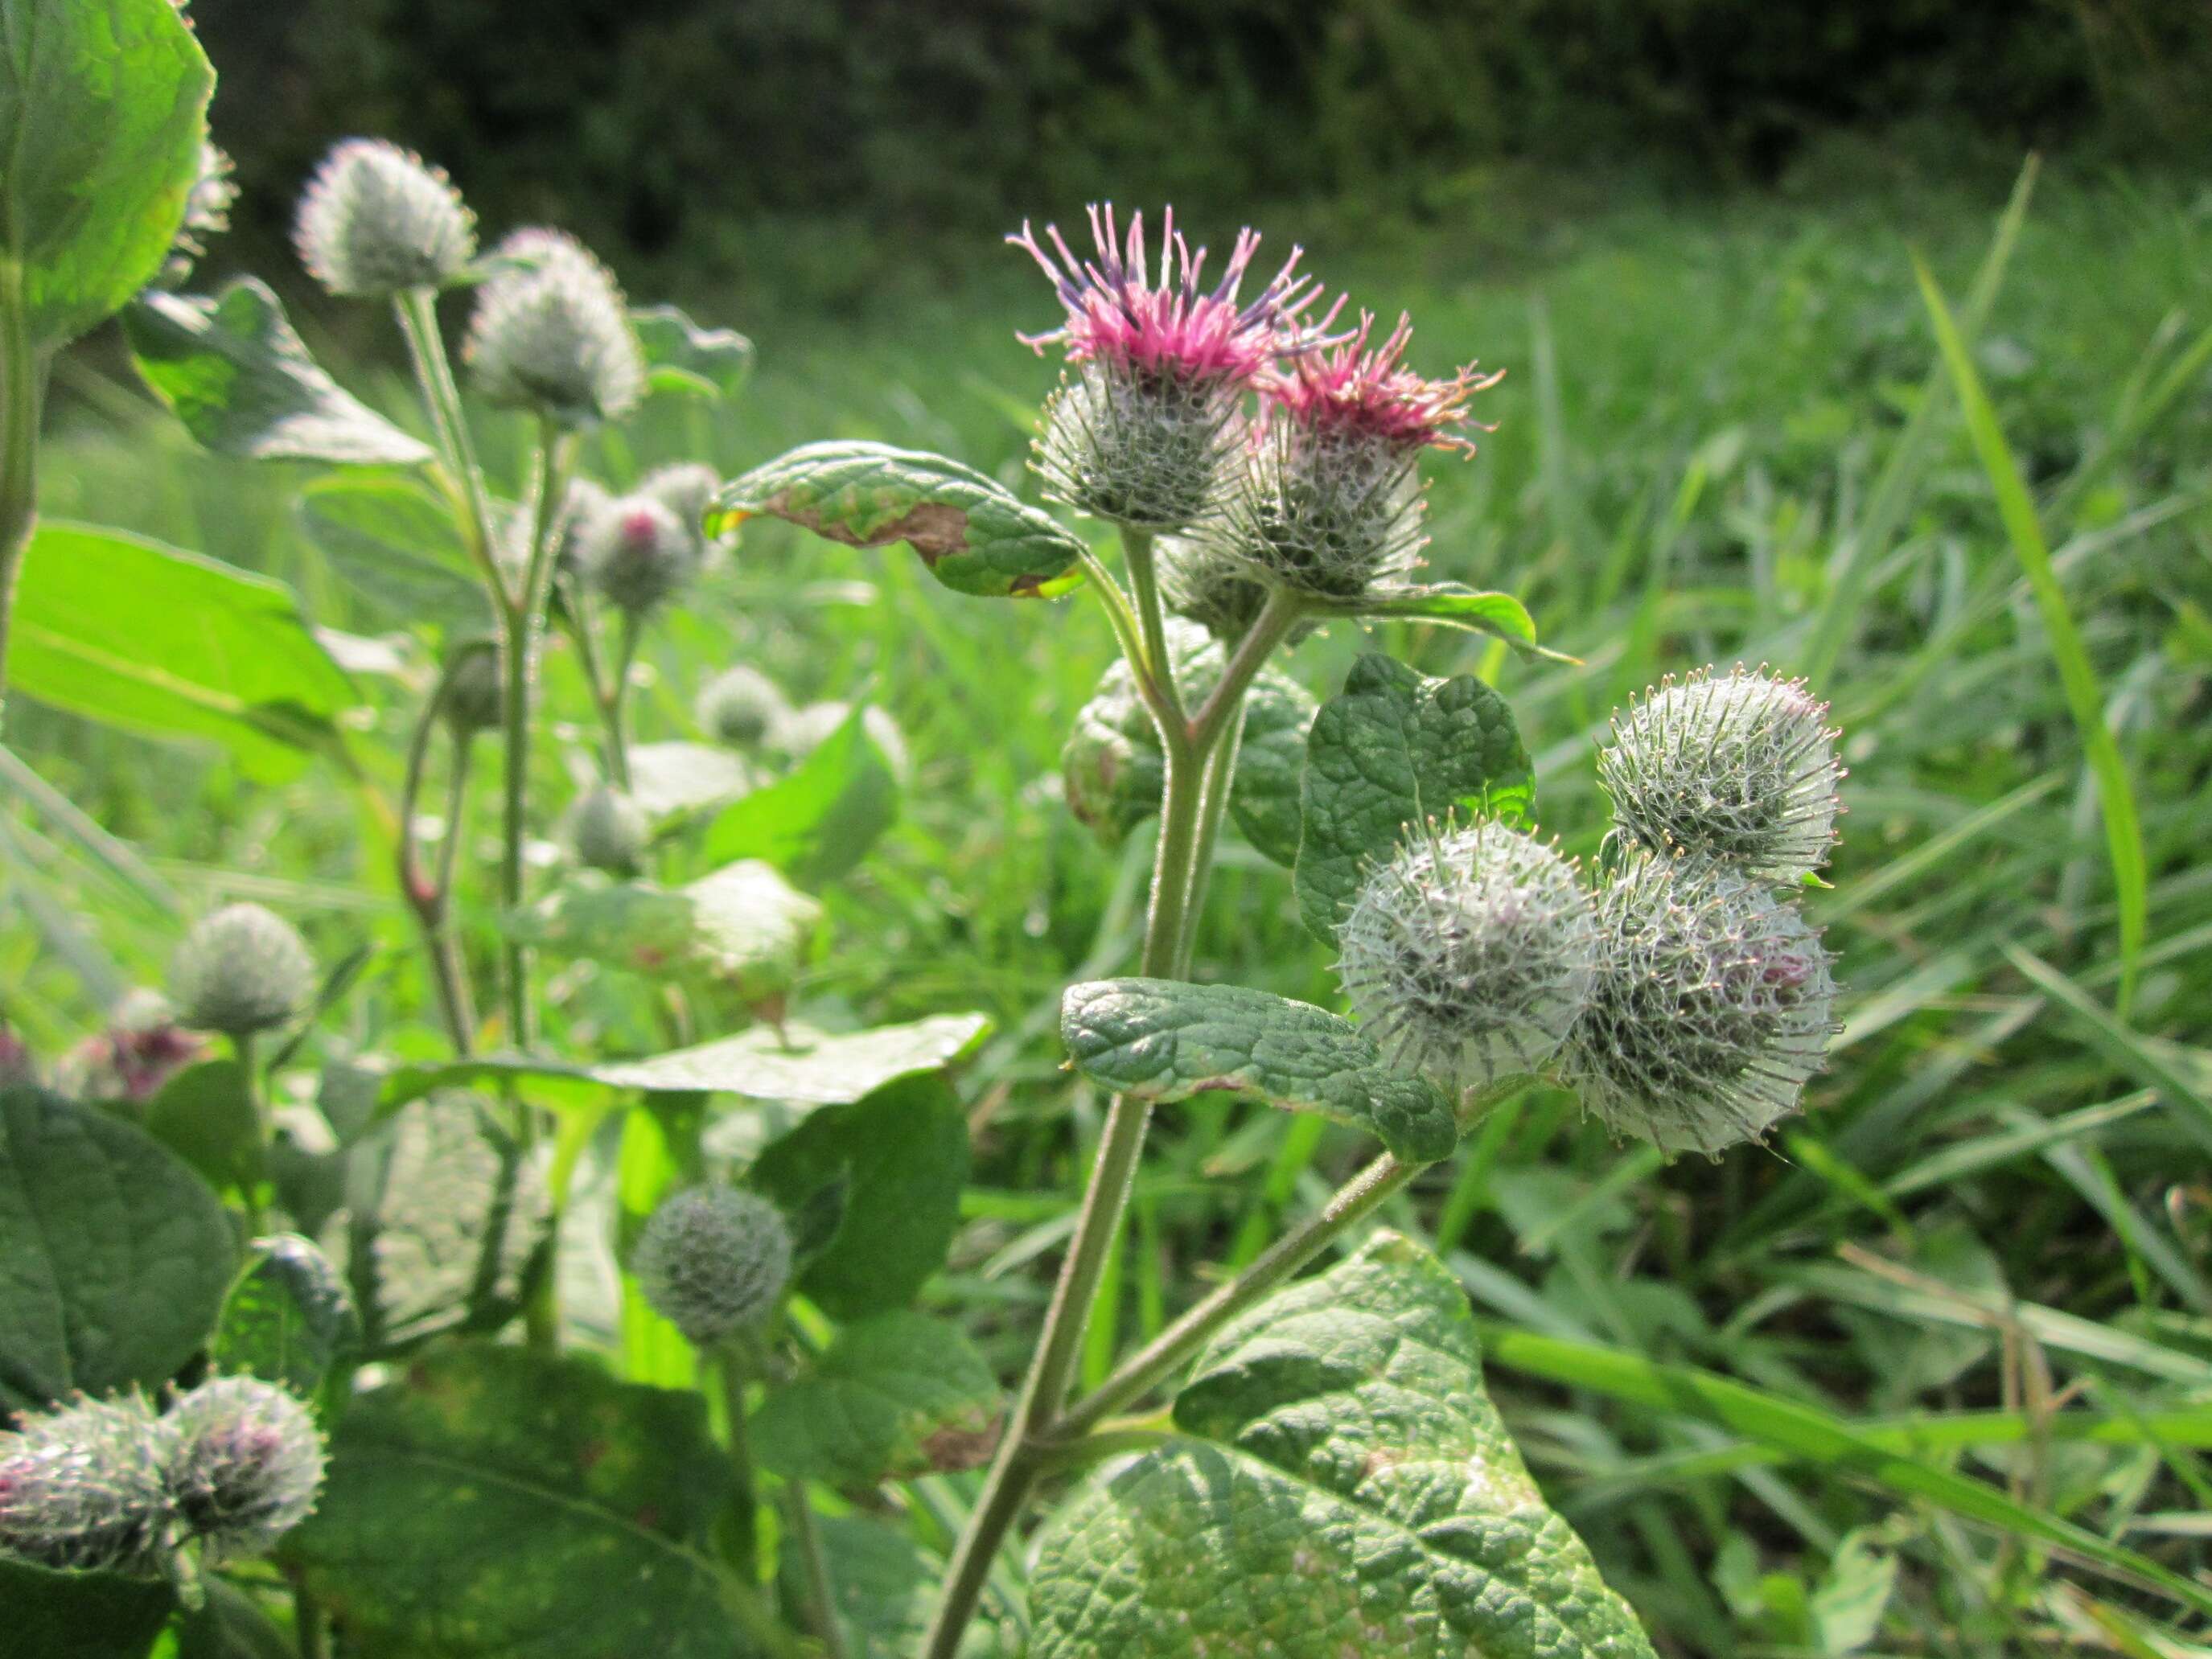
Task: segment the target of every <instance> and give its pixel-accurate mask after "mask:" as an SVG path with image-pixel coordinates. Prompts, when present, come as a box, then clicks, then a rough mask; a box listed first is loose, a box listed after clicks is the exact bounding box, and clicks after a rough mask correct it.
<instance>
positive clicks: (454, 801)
mask: <svg viewBox="0 0 2212 1659" xmlns="http://www.w3.org/2000/svg"><path fill="white" fill-rule="evenodd" d="M451 684H452V675H451V671H448V672H447V676H446V677H445V678H441V680H440V681H439V682H438V686H437V689H436V690H435V691H433V692H432V693H431V695H430V701H429V702H428V703H427V704H426V705H425V706H424V708H423V709H422V714H421V715H420V716H419V717H418V718H417V719H416V723H415V731H414V732H413V734H412V736H411V737H410V738H409V739H408V744H407V774H406V778H405V781H404V783H403V784H402V786H401V787H400V792H399V847H398V866H399V871H398V875H399V891H400V895H401V896H402V897H404V899H405V900H406V901H407V908H408V909H409V911H410V912H411V913H412V914H413V915H414V917H415V925H416V929H417V930H418V931H419V932H420V933H421V934H422V951H423V954H424V956H425V957H428V960H429V963H430V981H431V984H432V986H433V987H435V991H436V993H437V997H438V1010H439V1012H440V1014H441V1016H442V1017H443V1018H444V1020H445V1023H446V1035H447V1037H448V1038H449V1039H450V1040H451V1042H453V1052H454V1053H455V1054H462V1055H465V1054H468V1053H469V1051H470V1048H471V1041H472V1035H471V1034H472V1033H473V1032H474V1031H475V1030H476V1013H475V1010H474V1009H473V1008H472V1007H471V1003H470V997H469V984H468V975H467V973H466V972H465V969H463V967H462V965H461V959H460V951H459V947H458V946H457V945H455V944H454V942H453V929H452V927H451V926H450V925H449V913H450V907H451V904H452V900H453V860H454V857H455V854H456V852H457V849H458V848H459V843H460V838H461V818H462V815H463V814H464V813H465V811H467V808H468V787H469V760H470V742H469V739H468V738H466V737H465V736H462V735H459V734H458V733H457V734H456V735H455V736H454V738H453V761H452V766H451V773H450V775H449V776H448V778H447V784H446V839H445V842H444V844H443V845H441V847H440V848H439V849H438V873H437V874H436V875H435V877H431V876H426V875H425V874H424V873H423V871H422V860H421V858H420V857H419V851H420V848H419V845H418V843H417V842H416V829H415V820H416V808H417V805H418V803H419V801H420V799H421V796H422V779H423V775H424V773H425V771H426V770H427V769H428V761H429V754H430V737H431V733H432V732H435V730H436V729H437V726H438V724H439V720H438V716H439V714H441V712H442V711H443V710H444V708H445V706H446V697H447V688H448V687H449V686H450V685H451Z"/></svg>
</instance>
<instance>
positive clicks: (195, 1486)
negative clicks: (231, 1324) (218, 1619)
mask: <svg viewBox="0 0 2212 1659" xmlns="http://www.w3.org/2000/svg"><path fill="white" fill-rule="evenodd" d="M163 1421H164V1423H165V1425H166V1426H167V1428H168V1430H169V1433H170V1439H171V1449H170V1452H169V1457H168V1465H167V1476H168V1484H169V1491H170V1492H171V1493H172V1495H173V1500H174V1502H175V1504H176V1508H177V1514H178V1516H179V1519H180V1520H181V1521H182V1522H184V1525H185V1529H186V1530H187V1531H188V1532H190V1533H191V1534H192V1535H193V1536H195V1537H197V1539H199V1540H200V1542H201V1548H202V1550H203V1551H204V1553H205V1556H206V1559H208V1560H209V1561H210V1563H220V1562H223V1561H230V1560H236V1559H240V1558H243V1557H247V1556H255V1555H265V1554H267V1553H269V1551H270V1550H271V1549H272V1548H274V1547H276V1541H277V1540H278V1539H280V1538H282V1537H283V1535H284V1534H286V1533H288V1532H289V1531H291V1529H292V1528H294V1527H296V1526H298V1525H299V1524H300V1522H302V1521H304V1520H306V1519H307V1516H308V1514H309V1512H310V1511H312V1510H313V1509H314V1507H315V1493H316V1492H317V1491H318V1490H319V1488H320V1487H321V1486H322V1484H323V1437H322V1435H321V1433H320V1431H318V1430H317V1429H316V1427H315V1419H314V1418H313V1416H312V1415H310V1414H309V1413H308V1411H307V1407H306V1406H304V1405H302V1404H301V1402H300V1401H298V1400H296V1399H295V1398H294V1397H293V1396H292V1395H289V1394H288V1393H287V1392H285V1390H283V1389H280V1388H278V1387H276V1385H275V1384H274V1383H264V1382H262V1381H261V1380H260V1379H259V1378H258V1377H252V1376H218V1377H214V1378H211V1379H210V1380H209V1381H208V1382H205V1383H201V1384H200V1385H199V1387H197V1389H193V1390H191V1393H189V1394H187V1395H184V1396H183V1397H182V1398H181V1399H179V1401H177V1402H176V1404H175V1405H173V1406H172V1407H170V1408H169V1412H168V1415H167V1417H166V1418H165V1419H163Z"/></svg>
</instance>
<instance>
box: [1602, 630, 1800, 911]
mask: <svg viewBox="0 0 2212 1659" xmlns="http://www.w3.org/2000/svg"><path fill="white" fill-rule="evenodd" d="M1827 713H1828V706H1827V704H1826V703H1824V702H1819V701H1817V700H1816V699H1815V698H1814V696H1813V695H1812V694H1811V693H1810V692H1809V691H1808V690H1806V689H1805V683H1804V682H1803V681H1802V680H1778V679H1776V678H1773V677H1772V676H1771V675H1770V674H1769V673H1768V672H1767V671H1765V668H1764V667H1762V668H1760V669H1759V671H1758V672H1756V673H1750V672H1747V671H1745V670H1744V668H1743V667H1742V665H1740V664H1739V665H1737V667H1736V669H1735V671H1734V672H1733V673H1730V674H1729V675H1727V676H1725V677H1722V676H1717V675H1716V674H1715V673H1714V672H1713V671H1711V669H1709V668H1708V669H1700V670H1699V671H1697V672H1696V673H1694V674H1692V675H1691V676H1690V677H1689V678H1687V679H1686V680H1684V681H1683V682H1682V683H1681V684H1679V685H1677V684H1673V683H1672V682H1671V681H1668V682H1665V683H1662V685H1661V687H1660V688H1659V689H1658V690H1654V691H1651V692H1650V693H1647V694H1646V696H1644V700H1643V701H1642V702H1638V704H1637V705H1636V706H1635V707H1634V708H1632V710H1631V711H1630V712H1629V715H1628V718H1627V720H1626V721H1625V722H1624V721H1621V720H1615V721H1614V722H1613V747H1612V748H1610V749H1606V750H1601V751H1600V752H1599V755H1598V778H1599V781H1601V782H1602V783H1603V784H1604V785H1605V788H1606V793H1607V794H1609V795H1611V796H1612V797H1613V821H1614V822H1615V823H1618V824H1619V825H1620V829H1621V831H1622V833H1623V834H1625V835H1626V836H1627V837H1628V838H1629V839H1630V840H1631V841H1632V842H1635V843H1636V844H1637V845H1638V846H1639V847H1643V848H1647V849H1649V850H1650V851H1652V852H1655V853H1671V852H1675V851H1678V850H1679V851H1681V852H1686V853H1690V854H1698V855H1700V856H1704V857H1707V858H1714V859H1718V860H1722V861H1723V863H1726V864H1729V865H1731V866H1734V867H1735V869H1737V870H1739V871H1740V872H1742V873H1743V874H1745V875H1747V876H1749V877H1752V878H1754V879H1756V880H1759V881H1765V882H1771V883H1772V884H1775V885H1777V886H1790V885H1794V884H1796V883H1798V882H1800V881H1802V879H1803V878H1805V877H1806V876H1808V875H1809V874H1811V873H1812V872H1814V870H1816V869H1818V868H1819V867H1820V866H1821V865H1823V864H1825V863H1826V862H1827V858H1828V848H1830V847H1831V846H1832V845H1833V844H1834V842H1835V839H1836V827H1835V826H1836V817H1837V814H1838V812H1839V811H1841V810H1842V808H1841V804H1840V802H1839V801H1838V798H1837V794H1836V786H1837V784H1838V782H1840V781H1841V780H1842V778H1843V775H1844V772H1843V768H1842V767H1841V766H1840V765H1838V763H1837V759H1836V732H1835V731H1834V730H1833V728H1832V727H1830V726H1827V725H1826V717H1827Z"/></svg>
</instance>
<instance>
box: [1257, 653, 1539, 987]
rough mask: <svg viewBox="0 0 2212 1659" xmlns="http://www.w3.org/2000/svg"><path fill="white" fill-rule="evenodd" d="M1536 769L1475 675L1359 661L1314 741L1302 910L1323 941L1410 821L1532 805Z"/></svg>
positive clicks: (1514, 811) (1300, 868)
mask: <svg viewBox="0 0 2212 1659" xmlns="http://www.w3.org/2000/svg"><path fill="white" fill-rule="evenodd" d="M1534 788H1535V769H1534V767H1533V766H1531V765H1530V763H1529V760H1528V750H1526V749H1524V748H1522V746H1521V732H1520V729H1519V727H1518V726H1516V725H1515V724H1514V721H1513V711H1512V710H1511V709H1510V708H1507V707H1506V704H1505V699H1504V698H1503V697H1501V696H1498V693H1497V692H1495V691H1493V690H1491V688H1490V687H1489V686H1487V685H1486V684H1483V683H1482V682H1481V681H1480V680H1479V679H1476V678H1474V677H1473V676H1472V675H1466V674H1462V675H1458V676H1455V678H1451V679H1448V680H1432V679H1430V678H1428V677H1427V676H1425V675H1423V674H1419V673H1416V672H1415V671H1413V669H1410V668H1408V667H1407V666H1406V665H1404V664H1403V663H1401V662H1398V661H1396V660H1395V659H1392V658H1389V657H1385V656H1381V655H1376V654H1370V655H1367V656H1363V657H1362V658H1360V659H1359V660H1358V662H1356V663H1354V664H1353V665H1352V672H1351V673H1350V674H1349V675H1348V676H1346V679H1345V682H1344V691H1343V693H1342V695H1341V696H1335V697H1332V698H1331V699H1329V701H1328V702H1325V703H1323V704H1322V710H1321V713H1320V714H1317V715H1316V716H1315V718H1314V724H1313V736H1312V737H1311V738H1310V740H1309V741H1308V744H1307V748H1306V769H1305V790H1304V823H1303V829H1302V836H1303V838H1302V839H1301V840H1300V842H1299V843H1298V863H1297V890H1298V911H1299V914H1300V915H1302V916H1304V919H1305V924H1306V926H1307V927H1310V928H1311V929H1312V930H1313V932H1314V933H1316V935H1317V936H1318V937H1320V938H1321V939H1323V940H1326V941H1327V942H1328V943H1330V944H1334V943H1335V941H1336V929H1337V924H1338V921H1340V918H1341V917H1342V915H1343V913H1344V910H1345V908H1346V906H1348V905H1349V904H1350V903H1351V902H1352V899H1353V898H1354V897H1355V896H1358V891H1359V886H1360V883H1361V882H1362V881H1363V880H1364V879H1365V876H1366V872H1367V871H1368V870H1369V869H1370V867H1371V866H1374V865H1376V864H1380V863H1383V862H1384V861H1386V860H1389V857H1390V855H1391V854H1392V852H1393V851H1394V850H1395V848H1396V847H1397V845H1398V842H1399V840H1400V838H1401V836H1402V835H1403V834H1404V833H1405V831H1406V830H1407V827H1408V826H1413V827H1414V828H1416V829H1419V828H1420V827H1422V826H1424V825H1425V824H1426V823H1428V822H1429V820H1431V819H1432V818H1434V819H1437V820H1442V819H1444V818H1446V817H1450V816H1452V815H1453V814H1455V813H1456V814H1459V815H1462V816H1465V815H1467V814H1469V813H1475V812H1480V813H1485V814H1497V815H1504V816H1508V817H1512V816H1518V815H1519V814H1521V813H1523V812H1525V811H1527V810H1528V805H1529V801H1530V799H1531V797H1532V795H1533V793H1534Z"/></svg>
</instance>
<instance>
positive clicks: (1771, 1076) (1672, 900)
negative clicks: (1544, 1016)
mask: <svg viewBox="0 0 2212 1659" xmlns="http://www.w3.org/2000/svg"><path fill="white" fill-rule="evenodd" d="M1598 942H1599V948H1598V963H1597V971H1596V973H1595V975H1593V977H1592V979H1591V981H1590V987H1589V1000H1587V1002H1586V1003H1585V1004H1584V1005H1583V1012H1582V1014H1581V1017H1580V1018H1577V1020H1576V1022H1575V1025H1574V1029H1573V1030H1572V1031H1571V1033H1570V1034H1569V1036H1568V1039H1567V1045H1566V1048H1565V1050H1564V1052H1563V1056H1562V1066H1561V1069H1562V1071H1563V1073H1565V1077H1566V1079H1567V1080H1568V1082H1569V1083H1570V1084H1571V1085H1573V1087H1574V1088H1575V1089H1576V1090H1577V1091H1578V1092H1579V1093H1580V1095H1581V1096H1582V1101H1583V1105H1584V1106H1585V1107H1586V1108H1587V1109H1589V1110H1590V1111H1592V1112H1595V1114H1596V1115H1598V1116H1599V1117H1601V1118H1602V1119H1603V1120H1604V1121H1605V1122H1606V1124H1607V1127H1610V1128H1612V1129H1613V1131H1614V1133H1618V1134H1629V1135H1634V1136H1636V1137H1638V1139H1644V1140H1649V1141H1650V1142H1652V1143H1653V1144H1654V1145H1656V1146H1658V1147H1659V1148H1660V1149H1661V1150H1662V1151H1663V1152H1681V1151H1684V1150H1686V1149H1689V1148H1692V1147H1694V1148H1696V1149H1697V1150H1698V1151H1699V1152H1705V1153H1708V1154H1718V1153H1719V1152H1721V1151H1723V1149H1724V1148H1726V1147H1729V1146H1734V1145H1735V1144H1736V1143H1737V1142H1738V1141H1743V1140H1758V1139H1763V1138H1764V1137H1765V1133H1766V1131H1767V1130H1768V1129H1769V1128H1770V1127H1771V1126H1772V1125H1773V1124H1774V1123H1775V1122H1776V1121H1777V1120H1778V1119H1780V1118H1782V1117H1783V1116H1784V1115H1787V1114H1788V1113H1790V1112H1791V1111H1793V1110H1795V1109H1796V1106H1797V1103H1798V1100H1799V1097H1800V1096H1801V1095H1802V1093H1803V1091H1804V1087H1805V1084H1806V1082H1807V1080H1808V1079H1810V1078H1811V1077H1812V1076H1813V1075H1814V1073H1816V1072H1818V1071H1820V1068H1821V1066H1822V1065H1823V1064H1824V1063H1825V1060H1826V1054H1827V1047H1828V1039H1829V1038H1830V1037H1831V1036H1832V1035H1833V1034H1834V1033H1835V1031H1836V1030H1837V1029H1838V1027H1837V1024H1836V1022H1835V1000H1836V982H1835V979H1834V977H1833V975H1832V972H1831V963H1832V958H1831V957H1830V956H1829V954H1828V951H1827V950H1826V947H1825V946H1823V945H1822V944H1821V943H1820V935H1819V934H1818V933H1816V932H1814V929H1813V928H1812V927H1809V926H1808V925H1807V923H1806V921H1805V919H1804V917H1803V916H1802V915H1800V914H1799V912H1798V910H1797V908H1796V906H1795V905H1792V904H1790V903H1788V902H1785V901H1784V900H1782V899H1779V898H1778V897H1776V896H1774V894H1773V893H1772V892H1771V891H1770V890H1768V889H1766V888H1765V887H1764V886H1762V885H1760V884H1758V883H1756V882H1753V881H1748V880H1747V879H1745V878H1743V877H1742V876H1741V875H1739V874H1737V873H1736V872H1734V871H1731V870H1729V868H1727V867H1726V866H1723V865H1719V864H1715V863H1713V862H1711V861H1710V860H1692V859H1684V858H1666V857H1661V856H1658V855H1656V854H1642V855H1640V856H1639V857H1638V858H1637V859H1636V860H1634V861H1633V862H1632V863H1630V864H1628V865H1627V866H1625V867H1624V868H1623V869H1622V870H1621V871H1620V873H1619V874H1618V875H1617V876H1616V877H1615V878H1614V879H1613V882H1612V883H1611V884H1610V885H1608V886H1607V888H1606V890H1604V891H1603V892H1602V893H1601V895H1600V896H1599V898H1598Z"/></svg>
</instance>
